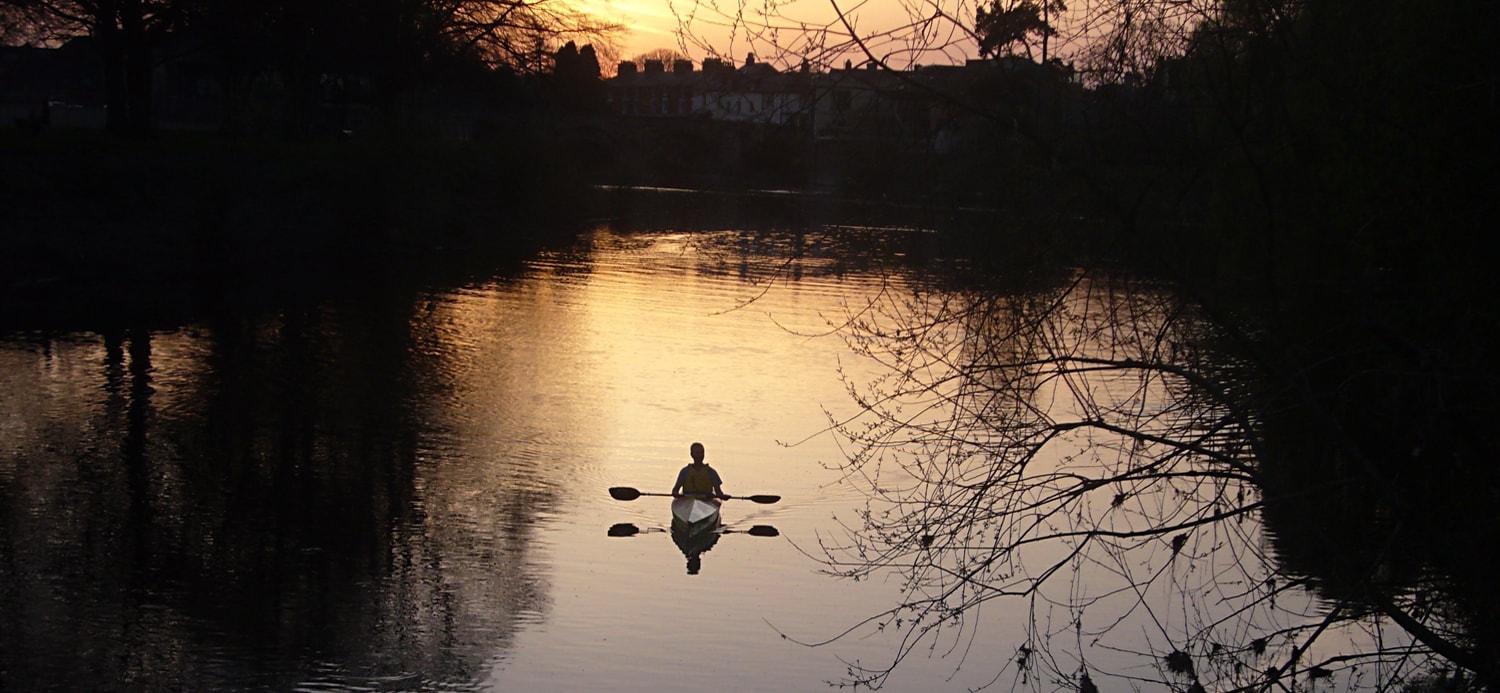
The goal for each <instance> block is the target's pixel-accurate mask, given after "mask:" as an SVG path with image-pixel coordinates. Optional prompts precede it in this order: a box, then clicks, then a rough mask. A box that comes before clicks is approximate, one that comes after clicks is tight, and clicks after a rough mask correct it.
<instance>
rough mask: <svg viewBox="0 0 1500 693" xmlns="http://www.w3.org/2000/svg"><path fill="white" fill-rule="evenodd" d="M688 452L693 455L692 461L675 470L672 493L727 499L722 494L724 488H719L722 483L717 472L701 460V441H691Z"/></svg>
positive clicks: (674, 494) (679, 496) (677, 495)
mask: <svg viewBox="0 0 1500 693" xmlns="http://www.w3.org/2000/svg"><path fill="white" fill-rule="evenodd" d="M688 453H689V454H691V455H692V456H693V463H692V464H689V465H687V466H686V467H683V468H682V471H680V472H677V483H675V484H673V485H672V495H673V496H675V497H677V498H681V497H683V496H708V495H713V496H716V497H718V498H724V499H728V498H729V496H727V495H724V489H723V488H720V487H721V485H722V484H723V483H724V482H723V481H721V480H720V479H719V472H717V471H715V470H714V468H713V467H710V466H708V464H706V463H704V461H703V443H693V445H692V447H690V448H688Z"/></svg>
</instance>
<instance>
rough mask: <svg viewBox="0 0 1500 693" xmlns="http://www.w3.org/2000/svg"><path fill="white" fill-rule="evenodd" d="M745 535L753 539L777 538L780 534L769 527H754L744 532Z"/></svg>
mask: <svg viewBox="0 0 1500 693" xmlns="http://www.w3.org/2000/svg"><path fill="white" fill-rule="evenodd" d="M746 534H749V535H751V536H755V537H779V536H781V532H779V531H777V530H776V528H775V527H772V526H771V525H755V526H754V527H751V528H750V529H749V530H747V531H746Z"/></svg>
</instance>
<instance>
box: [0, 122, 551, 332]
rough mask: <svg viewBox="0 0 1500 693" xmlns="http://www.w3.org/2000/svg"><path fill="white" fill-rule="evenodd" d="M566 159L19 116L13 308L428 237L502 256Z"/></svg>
mask: <svg viewBox="0 0 1500 693" xmlns="http://www.w3.org/2000/svg"><path fill="white" fill-rule="evenodd" d="M560 171H561V168H560V167H559V166H558V165H557V162H556V161H555V160H554V159H552V158H549V157H547V156H546V155H545V153H544V152H541V151H540V150H539V149H536V148H534V147H533V146H531V145H527V144H524V143H522V144H514V145H504V144H500V143H490V144H485V145H482V146H475V145H465V146H463V147H457V146H449V145H445V144H443V143H435V142H400V141H365V142H359V141H355V142H314V143H268V142H243V141H240V142H236V141H227V140H223V139H220V138H217V137H213V136H208V135H173V136H170V137H164V138H162V139H159V140H154V141H149V142H139V141H122V140H118V139H111V138H108V137H105V136H103V135H101V134H98V133H85V132H65V131H57V132H47V133H44V134H43V135H42V136H40V137H32V136H27V135H25V134H23V133H18V132H6V133H4V134H3V135H0V251H3V252H0V277H3V279H0V307H3V309H4V313H5V314H6V315H7V316H8V319H7V321H11V320H14V319H17V316H18V315H21V316H25V315H28V314H30V315H31V317H33V318H37V317H40V318H48V317H49V316H51V315H53V314H56V313H58V312H59V311H61V312H63V313H79V314H82V313H89V314H96V313H103V314H106V315H114V314H120V313H126V314H128V313H132V312H135V311H136V310H137V309H140V308H141V307H142V306H143V305H153V306H154V309H160V308H161V307H162V306H161V303H162V302H164V301H165V302H168V303H172V302H199V301H202V300H219V299H221V298H222V297H223V295H224V294H225V293H235V292H239V291H251V290H255V288H256V287H274V286H276V285H278V284H281V283H287V282H307V281H327V280H329V279H331V278H336V277H339V276H348V275H360V274H368V273H372V272H388V271H400V268H401V267H402V266H409V265H413V264H418V263H414V262H413V260H415V259H416V258H418V257H421V256H423V255H429V254H440V255H451V256H455V257H459V258H463V259H464V260H465V261H468V262H494V261H499V260H500V259H503V258H505V257H508V256H516V255H520V254H522V253H524V252H526V251H528V250H529V249H531V248H533V247H535V246H536V245H537V244H539V243H541V242H544V241H545V240H546V239H543V238H540V237H539V235H540V234H541V233H542V230H544V229H547V228H556V225H555V224H547V223H543V221H544V220H546V219H548V218H549V217H550V216H552V215H554V214H556V213H558V210H557V209H556V208H555V207H554V206H553V205H552V204H551V201H553V200H558V199H564V198H566V197H567V195H566V192H567V191H568V190H569V189H570V187H571V186H573V185H575V183H574V182H572V181H569V180H567V178H566V177H565V176H564V175H561V173H560ZM444 264H447V265H449V266H451V265H452V263H444ZM459 264H462V263H459ZM99 296H109V297H113V298H112V299H111V300H110V301H109V302H110V303H112V304H114V305H105V306H101V305H99V300H98V298H97V297H99ZM205 296H206V297H208V298H207V299H205V298H204V297H205ZM183 309H184V310H191V308H190V307H188V306H184V307H183Z"/></svg>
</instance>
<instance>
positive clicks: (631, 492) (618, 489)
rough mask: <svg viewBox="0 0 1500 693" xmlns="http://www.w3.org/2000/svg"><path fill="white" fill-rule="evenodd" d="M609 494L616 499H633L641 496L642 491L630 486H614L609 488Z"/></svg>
mask: <svg viewBox="0 0 1500 693" xmlns="http://www.w3.org/2000/svg"><path fill="white" fill-rule="evenodd" d="M609 495H610V497H611V498H614V499H615V500H622V501H633V500H635V499H637V498H640V497H641V492H640V491H637V490H635V489H633V488H630V487H629V486H612V487H610V489H609Z"/></svg>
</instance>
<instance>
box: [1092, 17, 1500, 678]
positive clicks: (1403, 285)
mask: <svg viewBox="0 0 1500 693" xmlns="http://www.w3.org/2000/svg"><path fill="white" fill-rule="evenodd" d="M1497 27H1500V10H1497V7H1496V6H1495V4H1494V3H1488V2H1478V1H1471V0H1459V1H1457V2H1447V3H1410V2H1400V1H1397V0H1378V1H1376V2H1365V1H1361V2H1352V1H1348V0H1319V1H1316V2H1293V1H1283V0H1250V1H1236V2H1228V3H1225V4H1224V6H1223V9H1222V12H1221V13H1220V14H1219V15H1217V16H1215V17H1213V18H1212V19H1211V20H1208V21H1204V22H1203V23H1201V24H1200V25H1199V26H1198V28H1197V30H1196V31H1195V32H1194V33H1193V35H1192V37H1191V41H1190V42H1189V44H1188V45H1187V50H1186V53H1185V55H1183V56H1181V57H1176V58H1173V59H1170V60H1163V61H1161V62H1159V63H1157V64H1156V65H1155V66H1154V68H1153V69H1154V77H1155V78H1156V81H1158V82H1166V81H1168V80H1169V79H1170V80H1171V81H1174V82H1176V83H1177V84H1180V85H1182V86H1181V88H1180V89H1175V90H1174V93H1175V95H1176V96H1178V97H1180V99H1181V102H1180V110H1179V111H1177V114H1176V115H1174V119H1173V120H1172V121H1170V122H1172V123H1173V125H1174V127H1175V128H1176V130H1175V131H1173V132H1161V133H1160V134H1161V135H1162V136H1163V137H1162V139H1154V140H1150V141H1144V140H1143V141H1139V142H1138V145H1139V146H1140V147H1142V148H1144V149H1145V150H1147V151H1151V150H1154V156H1153V157H1152V159H1153V166H1151V167H1150V168H1149V169H1147V168H1144V167H1140V166H1133V167H1126V168H1124V169H1122V170H1127V171H1132V172H1133V175H1134V176H1135V178H1136V181H1137V182H1136V183H1135V184H1133V185H1129V186H1120V185H1115V186H1113V187H1111V188H1109V189H1108V190H1107V193H1108V194H1107V195H1106V198H1107V199H1109V200H1110V201H1111V202H1113V203H1114V209H1115V211H1116V212H1117V214H1116V218H1117V219H1119V220H1120V221H1122V222H1123V224H1121V226H1120V228H1122V229H1124V235H1123V236H1122V238H1121V239H1120V242H1119V243H1118V244H1116V245H1115V246H1113V250H1114V251H1124V252H1125V253H1127V254H1130V255H1133V256H1135V257H1137V258H1140V259H1141V262H1142V263H1144V264H1145V265H1146V266H1148V267H1150V268H1152V270H1153V271H1156V272H1162V273H1165V274H1167V275H1169V276H1170V277H1172V278H1174V279H1176V280H1178V281H1179V282H1180V283H1181V284H1182V285H1183V286H1186V287H1188V288H1189V289H1190V290H1191V291H1192V294H1193V295H1194V296H1195V297H1196V298H1198V299H1199V300H1201V301H1202V302H1203V303H1204V305H1206V306H1207V307H1208V309H1209V310H1210V311H1211V312H1212V313H1213V314H1214V315H1216V317H1217V319H1218V321H1219V322H1220V323H1222V324H1223V325H1226V326H1230V327H1231V329H1230V331H1229V333H1228V334H1229V340H1228V343H1224V344H1219V345H1217V346H1216V348H1220V349H1224V350H1226V351H1228V352H1229V353H1230V354H1233V358H1234V361H1233V362H1234V363H1238V364H1244V363H1249V364H1251V365H1252V367H1251V368H1250V369H1249V371H1248V372H1245V371H1236V372H1235V373H1233V374H1225V375H1226V377H1231V378H1232V380H1234V381H1237V382H1238V383H1239V385H1237V386H1235V387H1236V389H1238V390H1239V392H1240V393H1241V394H1242V396H1243V397H1244V398H1245V400H1246V403H1247V404H1248V405H1249V406H1250V408H1251V409H1252V410H1253V411H1256V412H1258V413H1259V414H1258V416H1259V417H1260V421H1259V422H1258V425H1257V426H1256V435H1257V436H1258V437H1259V445H1260V450H1259V452H1260V465H1261V472H1262V474H1263V476H1262V479H1263V481H1264V482H1265V483H1266V486H1267V487H1266V488H1264V489H1263V490H1264V491H1265V493H1266V495H1267V497H1268V498H1269V499H1285V500H1283V501H1282V502H1280V503H1273V504H1271V505H1270V507H1269V509H1268V511H1267V521H1268V526H1269V528H1270V529H1271V530H1272V531H1273V533H1275V535H1276V543H1277V545H1278V547H1279V550H1280V551H1281V553H1282V558H1283V559H1284V561H1285V563H1286V568H1287V570H1288V571H1289V572H1292V573H1298V572H1301V573H1305V574H1308V575H1311V576H1312V577H1313V578H1314V580H1316V581H1317V584H1319V586H1320V588H1321V589H1322V591H1323V593H1324V596H1326V597H1327V598H1328V599H1329V600H1330V602H1331V603H1332V604H1334V605H1336V606H1337V607H1338V608H1343V609H1346V611H1345V613H1364V612H1374V613H1377V614H1381V615H1383V616H1386V617H1389V618H1390V619H1391V620H1392V622H1394V623H1397V624H1399V625H1400V626H1401V627H1403V628H1405V629H1407V630H1408V632H1410V633H1411V634H1412V635H1413V636H1414V637H1415V638H1416V640H1417V641H1419V642H1420V643H1421V644H1422V645H1423V646H1425V647H1429V648H1431V649H1432V651H1434V652H1436V653H1437V654H1439V655H1440V656H1442V657H1443V658H1445V659H1447V660H1449V661H1450V662H1452V664H1454V665H1455V666H1457V667H1458V668H1459V669H1461V670H1466V671H1468V672H1470V674H1472V675H1473V676H1474V677H1476V678H1477V679H1478V680H1479V681H1481V682H1483V684H1484V686H1485V687H1487V688H1488V689H1493V688H1494V687H1496V686H1500V669H1497V668H1496V664H1495V663H1496V662H1500V639H1497V638H1496V634H1495V629H1496V627H1497V625H1500V600H1497V597H1496V592H1495V590H1494V588H1493V570H1494V569H1495V568H1496V565H1497V563H1496V560H1495V559H1496V556H1495V547H1496V546H1500V523H1497V516H1496V514H1495V511H1494V508H1495V507H1496V503H1497V502H1500V477H1497V474H1496V452H1497V451H1496V449H1495V443H1494V440H1493V438H1492V437H1491V436H1490V435H1489V429H1488V427H1489V422H1491V421H1493V420H1495V417H1496V416H1497V415H1500V408H1497V406H1496V400H1495V398H1494V393H1495V391H1496V386H1497V384H1500V383H1497V381H1496V377H1495V369H1494V366H1493V363H1494V361H1495V358H1496V356H1497V353H1496V344H1497V337H1500V335H1497V333H1496V331H1497V329H1500V314H1497V308H1500V306H1497V296H1500V294H1497V291H1496V289H1497V287H1496V282H1495V279H1494V276H1495V269H1494V265H1495V261H1496V255H1495V253H1494V251H1493V250H1492V248H1493V247H1494V246H1493V243H1492V241H1491V239H1490V238H1489V237H1490V236H1491V235H1492V233H1493V231H1492V230H1491V229H1492V227H1493V225H1494V223H1495V220H1496V219H1497V216H1500V215H1497V212H1500V210H1497V209H1496V197H1495V191H1496V190H1500V167H1497V166H1496V165H1495V163H1494V160H1493V159H1492V158H1490V156H1489V155H1488V154H1487V152H1490V151H1493V150H1494V149H1495V145H1496V142H1495V140H1496V129H1495V128H1494V126H1493V124H1494V123H1495V122H1497V120H1500V91H1497V77H1496V75H1495V73H1494V70H1493V66H1494V65H1496V64H1497V58H1500V56H1497V55H1496V51H1497V48H1496V43H1495V41H1494V40H1493V38H1492V36H1493V32H1494V30H1495V29H1496V28H1497ZM1138 113H1139V112H1138ZM1091 173H1092V174H1099V173H1100V172H1099V171H1093V172H1091ZM1142 174H1149V175H1142ZM1099 180H1106V181H1110V182H1111V183H1114V182H1118V181H1119V180H1120V179H1119V178H1114V177H1109V176H1103V177H1101V178H1099ZM1120 193H1126V194H1125V195H1121V194H1120Z"/></svg>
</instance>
